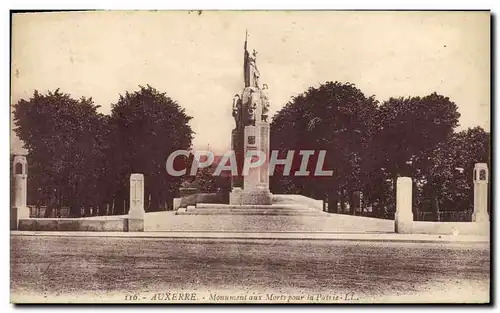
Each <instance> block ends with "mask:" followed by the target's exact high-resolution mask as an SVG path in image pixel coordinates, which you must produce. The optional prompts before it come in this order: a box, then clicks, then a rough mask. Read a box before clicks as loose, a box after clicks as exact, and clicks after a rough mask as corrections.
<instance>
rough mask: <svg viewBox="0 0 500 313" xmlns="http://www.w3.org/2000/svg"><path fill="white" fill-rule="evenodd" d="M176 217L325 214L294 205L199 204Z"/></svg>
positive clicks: (177, 213)
mask: <svg viewBox="0 0 500 313" xmlns="http://www.w3.org/2000/svg"><path fill="white" fill-rule="evenodd" d="M175 214H176V215H283V216H305V215H308V216H317V215H321V214H323V212H320V211H317V210H315V209H312V208H309V207H306V206H303V205H294V204H289V205H285V204H281V205H279V204H274V205H268V204H243V205H233V204H215V203H198V204H196V206H188V207H187V208H185V209H179V210H178V211H177V212H176V213H175Z"/></svg>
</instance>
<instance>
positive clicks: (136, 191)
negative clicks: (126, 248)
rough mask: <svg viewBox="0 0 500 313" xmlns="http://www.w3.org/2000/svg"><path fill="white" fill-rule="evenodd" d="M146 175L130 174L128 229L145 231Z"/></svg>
mask: <svg viewBox="0 0 500 313" xmlns="http://www.w3.org/2000/svg"><path fill="white" fill-rule="evenodd" d="M144 214H145V211H144V175H142V174H132V175H130V209H129V211H128V231H131V232H134V231H144Z"/></svg>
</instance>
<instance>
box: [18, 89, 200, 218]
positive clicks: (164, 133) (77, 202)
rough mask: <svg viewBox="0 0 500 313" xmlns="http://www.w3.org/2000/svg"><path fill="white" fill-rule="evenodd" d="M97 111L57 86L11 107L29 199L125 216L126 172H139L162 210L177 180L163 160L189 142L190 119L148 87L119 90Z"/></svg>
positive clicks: (150, 200)
mask: <svg viewBox="0 0 500 313" xmlns="http://www.w3.org/2000/svg"><path fill="white" fill-rule="evenodd" d="M98 108H99V106H98V105H95V104H94V103H93V101H92V99H91V98H81V99H74V98H72V97H71V96H70V95H69V94H66V93H62V92H60V91H59V90H56V91H54V92H52V91H49V92H48V93H47V94H46V95H43V94H40V93H39V92H38V91H35V92H34V94H33V96H32V97H31V98H30V99H28V100H25V99H22V100H20V101H19V102H18V103H17V104H16V106H15V112H14V122H15V126H16V127H15V132H16V134H17V135H18V136H19V138H20V139H21V140H22V141H23V142H24V146H25V148H26V149H27V151H28V156H29V162H28V163H29V173H30V175H29V186H30V193H29V196H30V200H29V201H30V202H31V203H34V202H35V203H36V202H41V203H43V204H46V205H49V206H50V205H51V203H52V204H53V205H58V206H64V205H67V206H70V207H71V210H72V214H73V215H79V214H80V208H81V207H82V206H84V207H90V206H92V207H93V208H100V209H101V210H104V208H106V207H109V206H111V207H112V209H113V211H114V212H115V213H125V212H126V209H127V201H128V184H129V182H128V180H129V177H130V174H131V173H143V174H144V175H145V182H146V183H145V187H146V194H147V197H148V199H147V200H148V208H149V209H152V210H154V209H158V208H160V207H164V206H165V202H166V201H170V200H171V198H172V196H173V192H174V191H175V190H176V189H177V185H178V184H179V183H180V181H179V178H175V177H171V176H169V175H167V173H166V170H165V162H166V159H167V157H168V155H169V154H170V153H171V152H172V151H174V150H177V149H185V150H187V149H189V148H190V147H191V140H192V136H193V132H192V130H191V128H190V126H189V124H188V123H189V121H190V119H191V117H189V116H187V115H186V113H185V111H184V109H183V108H182V107H181V106H180V105H179V104H178V103H177V102H175V101H174V100H172V99H171V98H169V97H168V96H167V95H166V94H165V93H162V92H159V91H158V90H156V89H154V88H153V87H151V86H147V87H140V88H139V90H138V91H135V92H132V93H129V92H125V94H124V95H120V97H119V99H118V101H117V102H116V103H114V104H112V111H111V115H103V114H101V113H98V111H97V109H98ZM106 204H107V206H106ZM115 207H116V208H115ZM100 213H102V212H100Z"/></svg>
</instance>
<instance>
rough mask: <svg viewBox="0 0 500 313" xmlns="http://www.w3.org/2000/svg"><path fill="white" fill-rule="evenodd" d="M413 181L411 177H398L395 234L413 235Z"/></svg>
mask: <svg viewBox="0 0 500 313" xmlns="http://www.w3.org/2000/svg"><path fill="white" fill-rule="evenodd" d="M412 203H413V201H412V181H411V178H410V177H398V180H397V186H396V214H395V220H394V225H395V232H396V233H411V231H412V225H413V212H412Z"/></svg>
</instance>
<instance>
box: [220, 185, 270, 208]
mask: <svg viewBox="0 0 500 313" xmlns="http://www.w3.org/2000/svg"><path fill="white" fill-rule="evenodd" d="M272 203H273V194H272V193H271V192H270V191H269V190H267V189H252V190H243V189H241V188H233V191H231V193H230V194H229V204H230V205H251V204H258V205H271V204H272Z"/></svg>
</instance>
